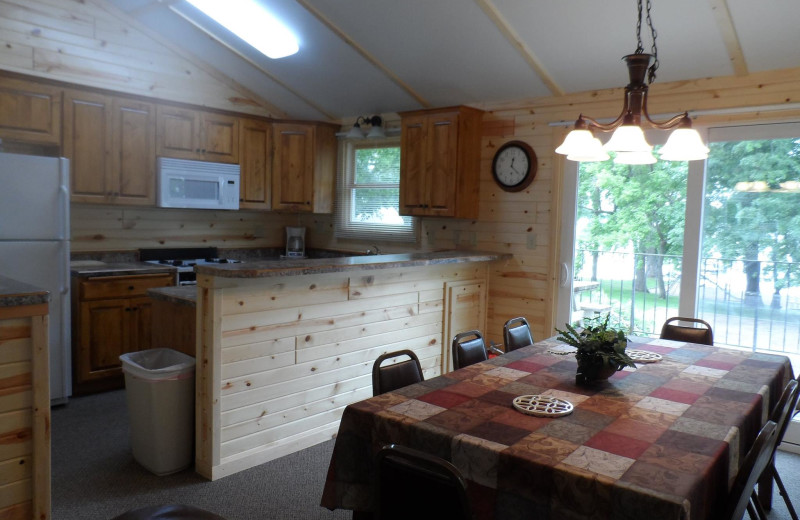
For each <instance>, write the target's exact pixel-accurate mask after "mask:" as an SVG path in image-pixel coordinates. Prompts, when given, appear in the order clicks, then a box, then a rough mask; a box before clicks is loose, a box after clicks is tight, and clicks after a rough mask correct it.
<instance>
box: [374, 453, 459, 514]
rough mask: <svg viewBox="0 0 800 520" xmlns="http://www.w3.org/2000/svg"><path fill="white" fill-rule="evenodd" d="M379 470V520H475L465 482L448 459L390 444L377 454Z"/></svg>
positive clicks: (377, 495)
mask: <svg viewBox="0 0 800 520" xmlns="http://www.w3.org/2000/svg"><path fill="white" fill-rule="evenodd" d="M377 468H378V478H377V479H376V481H377V486H376V487H377V492H376V494H375V496H376V497H377V504H376V505H377V511H376V513H377V514H376V518H377V519H378V520H401V519H402V520H408V519H409V518H440V519H447V520H469V519H471V518H472V513H471V511H470V506H469V501H468V500H467V484H466V481H465V480H464V477H463V476H462V475H461V473H460V472H459V471H458V469H457V468H456V467H455V466H453V465H452V464H450V463H449V462H447V461H446V460H444V459H442V458H440V457H436V456H434V455H430V454H428V453H424V452H421V451H418V450H414V449H411V448H408V447H406V446H399V445H397V444H390V445H388V446H384V447H383V448H382V449H381V450H380V451H379V452H378V455H377Z"/></svg>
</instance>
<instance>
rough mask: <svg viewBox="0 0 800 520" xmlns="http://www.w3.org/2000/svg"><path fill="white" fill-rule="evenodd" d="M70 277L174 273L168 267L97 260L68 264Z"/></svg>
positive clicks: (174, 270)
mask: <svg viewBox="0 0 800 520" xmlns="http://www.w3.org/2000/svg"><path fill="white" fill-rule="evenodd" d="M69 268H70V273H71V275H72V276H81V277H89V276H126V275H134V274H159V273H174V272H176V269H175V268H174V267H172V266H169V265H153V264H148V263H145V262H100V261H97V260H73V261H72V262H70V263H69Z"/></svg>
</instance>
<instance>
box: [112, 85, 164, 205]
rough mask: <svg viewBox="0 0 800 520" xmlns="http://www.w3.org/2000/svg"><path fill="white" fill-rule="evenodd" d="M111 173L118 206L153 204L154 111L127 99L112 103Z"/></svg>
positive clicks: (150, 107)
mask: <svg viewBox="0 0 800 520" xmlns="http://www.w3.org/2000/svg"><path fill="white" fill-rule="evenodd" d="M113 110H114V112H113V116H112V118H113V127H112V132H111V136H112V146H111V161H110V165H111V172H112V175H113V176H114V177H115V178H116V179H117V181H116V182H117V183H118V185H119V190H118V192H119V193H118V200H117V201H116V202H118V203H121V204H142V205H146V204H154V203H155V179H156V176H155V172H156V161H155V158H156V152H155V149H156V107H155V105H154V104H152V103H144V102H141V101H135V100H131V99H123V98H116V99H114V103H113Z"/></svg>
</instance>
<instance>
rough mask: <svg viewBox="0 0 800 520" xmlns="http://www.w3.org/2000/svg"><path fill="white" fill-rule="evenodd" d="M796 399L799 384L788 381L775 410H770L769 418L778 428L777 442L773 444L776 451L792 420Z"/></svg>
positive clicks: (798, 392)
mask: <svg viewBox="0 0 800 520" xmlns="http://www.w3.org/2000/svg"><path fill="white" fill-rule="evenodd" d="M798 397H800V383H798V382H797V380H796V379H790V380H789V382H788V383H787V384H786V387H785V388H784V389H783V394H781V398H780V399H779V400H778V403H777V404H776V405H775V408H773V409H772V414H771V415H770V418H769V419H770V421H773V422H774V423H775V424H776V425H777V427H778V442H776V443H775V449H776V450H777V449H778V444H780V443H781V442H782V441H783V436H784V434H785V433H786V428H788V427H789V422H790V421H791V420H792V415H794V409H795V407H796V406H797V400H798Z"/></svg>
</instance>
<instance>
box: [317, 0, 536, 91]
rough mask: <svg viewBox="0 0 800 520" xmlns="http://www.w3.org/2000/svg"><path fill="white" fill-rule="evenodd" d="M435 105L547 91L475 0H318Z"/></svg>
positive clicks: (371, 50)
mask: <svg viewBox="0 0 800 520" xmlns="http://www.w3.org/2000/svg"><path fill="white" fill-rule="evenodd" d="M313 5H314V6H315V7H316V8H318V9H319V10H320V11H322V12H324V13H325V15H326V16H327V17H328V18H329V19H330V20H331V21H333V22H334V23H335V24H336V25H337V26H339V27H340V28H342V29H344V30H345V32H346V33H347V34H349V35H350V36H351V37H352V38H353V39H354V40H355V41H356V42H358V43H359V44H360V45H362V46H363V47H365V48H366V49H368V50H369V51H370V52H371V53H372V54H373V55H374V56H376V58H377V59H378V60H379V61H380V62H381V63H383V64H384V65H385V66H386V67H388V68H389V69H390V70H391V71H393V72H394V73H395V74H397V75H398V76H400V77H401V78H403V80H404V81H405V82H406V83H408V84H409V85H410V86H411V88H413V89H414V90H415V91H417V92H419V94H420V95H421V96H422V97H423V98H425V99H426V100H428V101H429V102H430V103H431V104H432V105H434V106H447V105H453V104H458V103H470V102H480V101H485V100H487V99H496V100H504V99H518V98H522V97H531V96H541V95H548V94H549V91H548V89H547V88H546V87H545V86H544V84H543V83H542V81H541V79H540V78H539V77H538V76H537V75H536V74H535V73H534V71H533V70H531V68H530V67H529V66H528V65H527V63H526V62H525V60H524V59H523V58H522V57H521V56H520V55H519V53H518V52H516V51H515V50H514V48H513V47H512V45H511V44H510V43H509V42H508V40H506V39H505V38H504V37H503V35H502V34H501V32H500V31H499V30H498V29H497V27H496V26H495V25H494V23H493V22H492V21H491V20H490V19H489V18H487V16H486V15H485V14H484V13H483V11H482V10H481V8H480V7H478V5H477V4H475V2H473V1H472V0H436V1H431V0H403V1H387V0H382V1H380V0H379V1H375V0H351V1H344V2H343V1H340V0H314V1H313Z"/></svg>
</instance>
